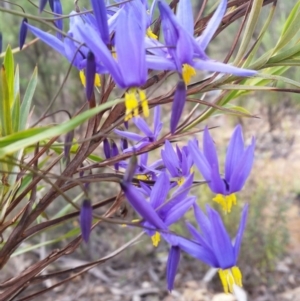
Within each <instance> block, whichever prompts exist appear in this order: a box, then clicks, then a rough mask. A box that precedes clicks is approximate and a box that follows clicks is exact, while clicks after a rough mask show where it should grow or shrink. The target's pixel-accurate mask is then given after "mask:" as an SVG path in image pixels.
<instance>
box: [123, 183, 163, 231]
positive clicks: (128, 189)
mask: <svg viewBox="0 0 300 301" xmlns="http://www.w3.org/2000/svg"><path fill="white" fill-rule="evenodd" d="M121 187H122V189H123V191H124V193H125V195H126V198H127V199H128V201H129V203H130V205H131V206H132V207H133V208H134V210H135V211H136V212H137V213H138V214H139V215H140V216H141V217H142V218H143V219H145V221H147V222H149V223H150V224H151V225H153V227H155V228H156V229H160V230H167V227H166V225H165V224H164V223H163V221H162V220H161V218H160V217H159V216H158V214H157V213H156V211H155V210H154V208H153V207H152V206H151V205H150V204H149V203H148V202H147V201H146V200H145V198H144V197H143V196H142V195H141V193H140V192H139V191H138V190H137V189H136V188H135V187H134V186H133V185H130V184H129V185H124V184H123V183H121Z"/></svg>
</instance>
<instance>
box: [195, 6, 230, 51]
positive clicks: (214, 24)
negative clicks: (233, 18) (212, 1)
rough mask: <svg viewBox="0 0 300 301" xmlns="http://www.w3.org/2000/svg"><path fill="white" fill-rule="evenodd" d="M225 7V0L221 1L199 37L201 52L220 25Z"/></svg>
mask: <svg viewBox="0 0 300 301" xmlns="http://www.w3.org/2000/svg"><path fill="white" fill-rule="evenodd" d="M226 6H227V0H221V2H220V4H219V6H218V8H217V9H216V11H215V13H214V14H213V16H212V17H211V19H210V20H209V22H208V24H207V26H206V28H205V29H204V31H203V33H202V35H201V36H200V37H199V39H198V43H199V45H200V47H201V48H202V49H203V50H205V49H206V47H207V46H208V44H209V42H210V40H211V39H212V37H213V35H214V34H215V32H216V30H217V29H218V27H219V25H220V24H221V21H222V19H223V16H224V14H225V11H226Z"/></svg>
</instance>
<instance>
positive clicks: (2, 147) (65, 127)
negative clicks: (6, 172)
mask: <svg viewBox="0 0 300 301" xmlns="http://www.w3.org/2000/svg"><path fill="white" fill-rule="evenodd" d="M123 101H124V100H123V99H116V100H113V101H109V102H107V103H104V104H102V105H100V106H97V107H95V108H93V109H90V110H88V111H85V112H83V113H81V114H79V115H77V116H75V117H74V118H72V119H71V120H68V121H66V122H64V123H62V124H59V125H57V126H54V127H52V128H47V129H44V130H43V131H42V132H41V133H37V134H35V135H31V136H30V137H27V138H25V139H21V140H17V139H15V138H11V137H4V138H2V139H0V158H3V157H5V156H7V155H9V154H12V153H14V152H16V151H18V150H20V149H24V148H25V147H28V146H30V145H33V144H35V143H37V142H39V141H42V140H46V139H50V138H52V137H56V136H60V135H62V134H66V133H68V132H70V131H72V130H73V129H75V128H76V127H77V126H79V125H81V124H82V123H84V122H85V121H87V120H88V119H90V118H91V117H93V116H95V115H96V114H98V113H100V112H102V111H104V110H107V109H109V108H111V107H113V106H115V105H117V104H119V103H122V102H123ZM26 131H28V130H25V131H24V133H26ZM15 135H16V134H14V135H11V136H13V137H15ZM7 139H10V140H13V141H14V142H12V143H10V144H9V145H8V143H7Z"/></svg>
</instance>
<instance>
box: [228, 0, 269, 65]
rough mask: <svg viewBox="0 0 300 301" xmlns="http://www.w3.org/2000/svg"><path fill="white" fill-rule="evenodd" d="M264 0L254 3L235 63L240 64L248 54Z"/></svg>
mask: <svg viewBox="0 0 300 301" xmlns="http://www.w3.org/2000/svg"><path fill="white" fill-rule="evenodd" d="M263 2H264V1H263V0H254V1H253V3H252V6H251V11H250V14H249V17H248V20H247V24H246V27H245V32H244V34H243V38H242V41H241V46H240V48H239V50H238V53H237V55H236V58H235V60H234V63H233V65H237V64H239V62H240V60H241V59H242V58H243V57H244V55H245V54H246V51H247V48H248V46H249V44H250V42H251V41H252V37H253V33H254V30H255V28H256V25H257V22H258V18H259V15H260V12H261V9H262V5H263Z"/></svg>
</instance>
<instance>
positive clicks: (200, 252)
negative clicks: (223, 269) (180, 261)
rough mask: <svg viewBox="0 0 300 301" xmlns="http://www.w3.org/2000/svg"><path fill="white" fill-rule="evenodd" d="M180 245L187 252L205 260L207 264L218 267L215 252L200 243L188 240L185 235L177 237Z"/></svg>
mask: <svg viewBox="0 0 300 301" xmlns="http://www.w3.org/2000/svg"><path fill="white" fill-rule="evenodd" d="M177 241H178V246H179V247H180V249H181V250H183V251H184V252H186V253H187V254H189V255H191V256H193V257H195V258H197V259H199V260H201V261H203V262H205V263H206V264H208V265H210V266H212V267H218V261H217V259H216V257H215V256H214V254H213V253H212V252H211V251H210V250H208V249H206V248H205V247H203V246H201V245H200V244H198V243H196V242H194V241H191V240H188V239H186V238H183V237H179V236H178V237H177Z"/></svg>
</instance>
